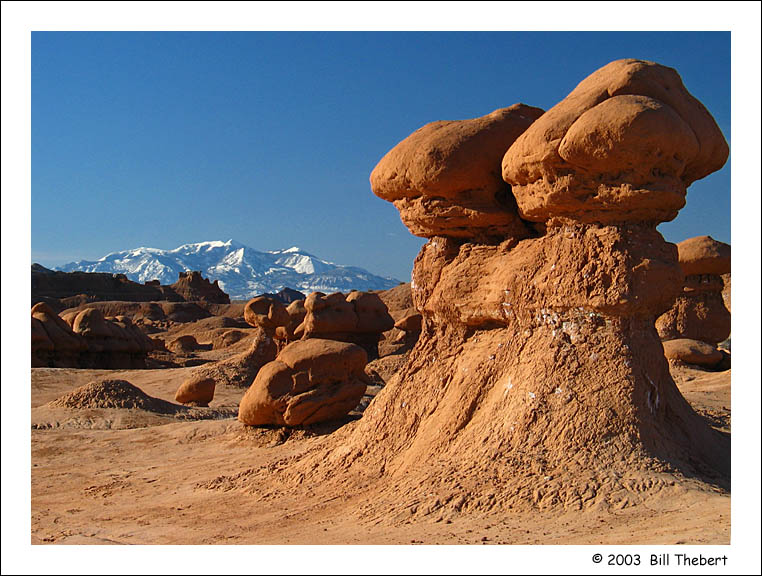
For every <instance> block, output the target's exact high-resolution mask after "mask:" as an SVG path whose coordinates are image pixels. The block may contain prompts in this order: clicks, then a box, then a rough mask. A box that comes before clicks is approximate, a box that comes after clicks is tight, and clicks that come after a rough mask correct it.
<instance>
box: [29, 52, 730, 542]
mask: <svg viewBox="0 0 762 576" xmlns="http://www.w3.org/2000/svg"><path fill="white" fill-rule="evenodd" d="M591 72H592V73H591V74H590V75H589V76H588V77H586V78H580V82H579V84H578V85H577V87H576V88H575V89H574V90H573V91H572V92H571V93H569V94H568V96H566V97H565V98H563V99H562V100H561V101H560V102H558V103H557V104H555V105H554V106H552V107H551V108H549V109H548V110H542V109H540V108H537V107H534V106H530V105H527V104H522V103H517V104H512V105H509V106H507V107H505V108H500V109H498V110H495V111H493V112H491V113H489V114H486V115H484V116H481V117H478V118H473V119H468V120H459V121H435V122H431V123H428V124H425V125H424V126H422V127H420V128H419V129H417V130H416V131H414V132H413V133H412V134H410V136H408V137H407V138H405V139H404V140H402V141H401V142H399V144H397V145H396V146H394V147H393V148H392V149H391V150H389V151H387V152H386V153H385V155H384V156H383V157H382V158H381V160H380V161H379V162H378V164H377V165H376V166H375V168H373V170H372V172H370V174H369V177H370V187H371V189H372V192H373V193H374V194H375V195H376V196H377V197H379V198H381V199H383V200H386V201H388V202H391V203H393V205H394V207H395V208H396V209H397V210H398V211H399V214H400V217H401V219H402V222H403V223H404V224H405V226H406V227H407V228H408V229H409V231H410V232H411V233H412V234H413V235H415V236H418V237H421V238H424V239H425V241H426V243H425V244H424V245H423V247H422V248H421V250H420V252H419V254H418V256H417V257H416V259H415V262H414V265H413V273H412V280H411V282H406V283H400V284H399V285H397V286H395V287H393V288H388V289H384V290H352V291H346V292H333V293H324V292H321V291H314V292H311V293H302V292H299V291H298V290H295V289H294V286H284V287H283V289H282V290H281V291H279V292H277V293H274V292H273V293H265V294H260V295H257V296H256V297H254V298H251V299H248V300H231V299H230V297H229V295H228V294H226V293H225V292H224V291H223V290H222V289H221V287H220V284H219V283H218V282H216V281H210V279H208V278H205V277H203V275H202V274H201V273H199V272H198V271H192V270H188V271H184V272H181V273H180V274H179V277H178V279H177V281H176V282H175V283H173V284H165V285H162V284H161V283H159V281H158V280H155V281H147V282H145V283H142V284H140V283H136V282H132V281H130V280H128V279H127V278H126V277H124V276H120V275H113V274H107V273H96V272H92V273H91V272H62V271H52V270H48V269H46V268H44V267H42V266H33V267H32V302H31V303H32V309H31V325H32V326H31V366H32V368H31V406H30V409H31V427H32V431H31V455H32V456H31V461H32V469H31V494H32V500H31V541H32V543H33V544H478V545H483V544H729V543H730V537H731V530H730V520H731V518H730V502H731V468H730V463H731V449H730V445H731V443H730V438H731V412H730V406H731V350H730V348H731V346H730V342H731V340H730V335H731V334H730V332H731V324H730V308H731V298H730V288H731V278H730V274H731V254H730V245H728V244H726V243H723V242H719V241H717V240H715V239H713V238H712V237H710V236H708V235H702V236H695V237H692V238H686V239H684V240H683V241H682V242H680V243H678V244H673V243H669V242H666V241H665V240H664V238H663V236H662V235H661V234H660V232H658V231H657V230H656V226H657V225H658V224H660V223H662V222H666V221H670V220H672V219H674V218H675V217H676V216H677V214H678V212H679V211H680V210H681V209H682V208H683V206H684V205H685V203H686V190H687V188H688V187H689V186H690V185H691V184H692V183H693V182H694V181H697V180H700V179H702V178H704V177H706V176H708V175H709V174H711V173H712V172H715V171H717V170H719V169H721V168H722V167H723V165H724V164H725V163H726V161H727V158H728V155H729V147H728V144H727V142H726V140H725V138H724V136H723V134H722V131H721V130H720V128H719V127H718V125H717V123H716V122H715V120H714V118H713V117H712V115H711V113H710V111H708V110H707V109H706V108H705V107H704V105H703V104H702V103H701V102H699V101H698V100H697V99H696V98H695V97H694V96H692V95H691V94H690V93H689V92H688V90H687V89H686V88H685V86H684V85H683V82H682V80H681V78H680V76H679V74H678V72H677V71H676V70H674V69H672V68H669V67H667V66H662V65H660V64H657V63H654V62H649V61H645V60H636V59H624V60H615V61H613V62H610V63H609V64H607V65H605V66H603V67H602V68H600V69H598V70H595V71H591ZM384 152H385V151H384V150H379V157H380V156H381V155H382V154H384Z"/></svg>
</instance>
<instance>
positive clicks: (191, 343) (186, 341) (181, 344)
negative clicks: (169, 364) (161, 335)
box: [166, 334, 199, 354]
mask: <svg viewBox="0 0 762 576" xmlns="http://www.w3.org/2000/svg"><path fill="white" fill-rule="evenodd" d="M166 346H167V349H168V350H171V351H172V352H175V353H176V354H186V353H188V352H193V351H195V350H198V348H199V345H198V342H196V338H195V337H194V336H191V335H190V334H184V335H183V336H179V337H177V338H175V339H174V340H172V341H170V342H168V343H167V345H166Z"/></svg>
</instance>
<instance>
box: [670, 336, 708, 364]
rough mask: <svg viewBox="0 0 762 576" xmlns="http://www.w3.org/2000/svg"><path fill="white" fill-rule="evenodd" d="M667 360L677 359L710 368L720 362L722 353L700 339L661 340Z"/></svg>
mask: <svg viewBox="0 0 762 576" xmlns="http://www.w3.org/2000/svg"><path fill="white" fill-rule="evenodd" d="M662 345H663V346H664V356H665V357H666V358H667V360H679V361H680V362H685V363H686V364H695V365H697V366H706V367H708V368H712V367H714V366H717V364H719V363H720V362H722V359H723V354H722V352H720V351H719V350H718V349H717V348H715V347H714V346H712V345H711V344H707V343H706V342H702V341H701V340H691V339H690V338H678V339H676V340H666V341H665V342H662Z"/></svg>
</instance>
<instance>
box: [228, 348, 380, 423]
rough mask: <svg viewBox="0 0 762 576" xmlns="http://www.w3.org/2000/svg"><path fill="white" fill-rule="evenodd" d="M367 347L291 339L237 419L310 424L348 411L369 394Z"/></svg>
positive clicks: (248, 395)
mask: <svg viewBox="0 0 762 576" xmlns="http://www.w3.org/2000/svg"><path fill="white" fill-rule="evenodd" d="M367 362H368V357H367V355H366V354H365V351H364V350H363V349H362V348H360V347H359V346H356V345H354V344H348V343H344V342H336V341H332V340H321V339H310V340H303V341H300V342H293V343H291V344H289V345H288V346H286V347H285V348H284V349H283V350H282V351H281V352H280V353H279V354H278V357H277V358H276V359H275V360H274V361H273V362H270V363H269V364H266V365H265V366H263V367H262V369H261V370H260V371H259V373H258V374H257V377H256V378H255V379H254V382H253V383H252V385H251V386H250V387H249V389H248V390H247V391H246V394H244V397H243V399H242V400H241V404H240V407H239V410H238V419H239V420H240V421H241V422H243V423H244V424H247V425H250V426H264V425H275V426H292V427H293V426H308V425H310V424H317V423H320V422H327V421H330V420H335V419H337V418H341V417H343V416H346V415H347V414H348V413H349V412H350V411H351V410H352V409H353V408H354V407H355V406H357V405H358V404H359V402H360V399H361V398H362V396H363V394H364V393H365V389H366V386H367V384H368V378H367V376H366V375H365V372H364V371H363V369H364V368H365V365H366V364H367Z"/></svg>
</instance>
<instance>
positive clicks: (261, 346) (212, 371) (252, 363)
mask: <svg viewBox="0 0 762 576" xmlns="http://www.w3.org/2000/svg"><path fill="white" fill-rule="evenodd" d="M277 352H278V350H277V346H276V344H275V342H274V341H273V339H272V337H271V336H268V335H267V333H265V331H264V330H262V329H261V328H258V329H257V330H256V331H255V334H254V336H253V337H252V339H251V345H250V346H249V347H248V348H247V349H246V350H245V351H244V352H241V353H240V354H236V355H235V356H233V357H230V358H226V359H225V360H221V361H218V362H212V363H210V364H205V365H203V366H201V367H199V368H197V369H196V370H194V372H193V377H194V378H196V377H197V378H211V379H213V380H214V381H215V382H216V383H217V385H218V386H222V385H224V386H235V387H237V388H241V387H246V386H250V385H251V383H252V381H253V380H254V378H255V377H256V375H257V373H258V372H259V370H260V368H261V367H262V366H264V365H265V364H267V363H268V362H272V361H273V360H275V356H276V354H277Z"/></svg>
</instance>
